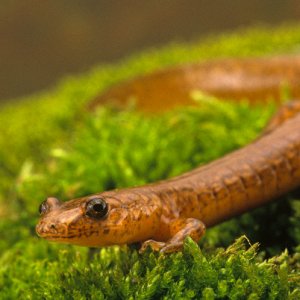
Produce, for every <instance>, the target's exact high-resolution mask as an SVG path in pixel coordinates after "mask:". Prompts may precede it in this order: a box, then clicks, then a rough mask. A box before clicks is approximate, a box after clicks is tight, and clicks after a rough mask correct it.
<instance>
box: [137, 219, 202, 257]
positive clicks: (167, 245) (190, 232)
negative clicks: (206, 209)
mask: <svg viewBox="0 0 300 300" xmlns="http://www.w3.org/2000/svg"><path fill="white" fill-rule="evenodd" d="M169 230H170V239H169V240H168V241H167V242H158V241H155V240H148V241H145V242H144V243H143V244H142V247H141V249H140V252H144V251H145V250H146V248H147V247H148V246H149V247H151V248H152V250H154V251H160V252H164V253H170V252H175V251H179V250H181V249H182V246H183V242H184V239H185V238H186V237H187V236H190V237H191V238H192V239H193V240H194V241H196V242H198V241H199V240H200V239H201V237H202V236H203V235H204V233H205V225H204V224H203V223H202V222H201V221H200V220H197V219H193V218H188V219H178V220H174V221H172V222H171V223H170V225H169Z"/></svg>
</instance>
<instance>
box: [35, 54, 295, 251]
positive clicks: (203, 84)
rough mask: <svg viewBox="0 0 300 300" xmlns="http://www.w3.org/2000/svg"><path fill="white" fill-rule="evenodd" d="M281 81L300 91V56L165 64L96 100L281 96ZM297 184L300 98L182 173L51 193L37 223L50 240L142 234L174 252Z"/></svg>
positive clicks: (103, 242) (135, 238)
mask: <svg viewBox="0 0 300 300" xmlns="http://www.w3.org/2000/svg"><path fill="white" fill-rule="evenodd" d="M206 75H207V76H206ZM282 84H284V85H286V84H288V85H289V87H290V91H291V94H292V95H293V96H294V97H297V96H298V95H299V94H300V57H298V56H283V57H272V58H257V59H237V60H224V61H216V62H209V63H202V64H195V65H190V66H183V67H178V68H174V69H168V70H164V71H159V72H156V73H153V74H150V75H147V76H144V77H140V78H137V79H135V80H132V81H130V82H128V83H127V84H121V85H120V86H117V87H115V88H112V89H111V90H109V91H108V92H106V94H103V95H102V96H101V97H100V98H97V99H96V100H95V101H94V103H93V104H92V106H93V105H94V106H95V105H97V103H98V104H99V103H104V102H106V101H109V99H119V100H120V102H121V103H123V102H125V98H128V97H130V96H132V95H133V96H135V97H136V98H137V99H138V101H139V100H140V99H141V102H143V101H146V100H143V99H150V100H149V101H150V102H151V100H152V99H158V100H155V101H162V99H163V95H164V93H165V94H166V99H169V100H170V99H172V97H173V99H174V101H173V102H172V103H171V102H169V103H167V104H165V103H160V104H159V105H160V106H161V108H165V107H167V106H168V107H170V106H172V105H173V104H174V105H176V104H179V103H181V104H182V103H183V104H188V103H189V100H188V92H189V91H191V90H194V89H201V90H204V91H205V92H207V93H210V94H213V95H217V96H222V97H227V98H232V99H239V98H241V97H242V98H247V99H250V101H256V100H257V101H258V100H259V99H261V100H267V99H268V98H273V99H277V100H278V98H279V94H280V91H279V89H280V86H281V85H282ZM170 89H171V90H170ZM148 93H149V98H147V95H148ZM168 93H169V94H168ZM168 95H170V98H168V97H167V96H168ZM144 96H145V97H144ZM99 99H101V100H99ZM169 100H167V101H169ZM170 101H171V100H170ZM138 103H139V102H138ZM145 103H146V102H145ZM145 103H144V104H145ZM145 105H147V104H145ZM159 105H158V106H159ZM148 107H149V108H150V107H153V104H152V105H148ZM146 110H147V107H146ZM299 186H300V101H299V102H297V101H295V102H291V104H288V105H285V106H283V108H282V109H281V110H279V113H278V114H277V115H275V117H274V118H273V119H272V120H271V122H270V123H269V125H268V126H267V128H266V130H265V132H264V133H263V135H262V136H261V137H260V138H258V139H257V140H255V141H254V142H252V143H251V144H249V145H247V146H245V147H243V148H241V149H239V150H236V151H234V152H232V153H230V154H227V155H226V156H224V157H223V158H220V159H217V160H215V161H213V162H211V163H208V164H206V165H204V166H200V167H198V168H196V169H194V170H192V171H190V172H187V173H184V174H182V175H180V176H177V177H174V178H170V179H167V180H164V181H160V182H156V183H152V184H148V185H144V186H140V187H133V188H126V189H120V190H112V191H105V192H102V193H97V194H94V195H89V196H86V197H82V198H78V199H74V200H70V201H67V202H60V201H59V200H58V199H56V198H54V197H49V198H47V199H46V200H45V201H44V202H43V203H42V204H41V205H40V214H41V218H40V220H39V223H38V224H37V226H36V231H37V233H38V235H39V236H41V237H43V238H46V239H48V240H52V241H57V242H63V243H71V244H77V245H82V246H89V247H101V246H109V245H116V244H117V245H121V244H130V243H135V242H141V243H142V246H141V251H143V250H145V249H146V248H147V246H150V247H151V248H152V249H153V250H155V251H161V252H167V253H168V252H174V251H178V250H180V249H181V248H182V245H183V241H184V239H185V238H186V237H187V236H190V237H191V238H192V239H194V240H195V241H199V240H200V238H201V237H202V236H203V235H204V233H205V228H206V227H209V226H213V225H215V224H218V223H220V222H222V221H223V220H226V219H229V218H231V217H233V216H237V215H239V214H241V213H244V212H246V211H249V210H251V209H253V208H255V207H258V206H261V205H263V204H265V203H267V202H269V201H271V200H274V199H276V198H277V197H278V196H280V195H283V194H285V193H287V192H288V191H291V190H293V189H295V188H297V187H299Z"/></svg>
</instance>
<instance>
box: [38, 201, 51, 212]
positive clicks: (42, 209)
mask: <svg viewBox="0 0 300 300" xmlns="http://www.w3.org/2000/svg"><path fill="white" fill-rule="evenodd" d="M48 210H49V206H48V203H47V200H45V201H43V202H42V203H41V205H40V206H39V213H40V215H43V214H45V213H46V212H47V211H48Z"/></svg>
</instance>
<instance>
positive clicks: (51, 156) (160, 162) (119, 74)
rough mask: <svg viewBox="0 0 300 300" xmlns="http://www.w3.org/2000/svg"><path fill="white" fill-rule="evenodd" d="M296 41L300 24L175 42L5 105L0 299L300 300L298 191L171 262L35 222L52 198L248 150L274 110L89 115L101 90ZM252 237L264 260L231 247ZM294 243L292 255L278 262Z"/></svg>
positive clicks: (213, 103)
mask: <svg viewBox="0 0 300 300" xmlns="http://www.w3.org/2000/svg"><path fill="white" fill-rule="evenodd" d="M299 44H300V26H293V27H284V28H279V29H277V30H274V29H272V30H268V29H259V30H258V29H254V30H249V31H245V32H242V33H237V34H232V35H228V36H222V37H218V38H215V39H214V40H213V39H208V40H207V41H205V43H203V42H202V43H195V44H192V45H173V46H170V47H166V48H165V49H162V50H159V51H152V52H148V53H146V54H141V55H138V56H136V57H134V58H131V59H129V60H127V61H126V62H124V63H121V64H119V65H117V66H105V67H99V68H96V69H95V70H93V71H91V72H90V73H89V74H86V75H83V76H82V77H80V78H69V79H66V80H65V81H64V82H63V83H61V84H60V85H59V86H58V87H57V88H56V89H55V90H54V91H51V92H49V93H45V94H42V95H37V96H35V97H32V98H29V99H28V100H26V101H25V102H23V103H22V102H20V103H18V104H17V105H16V106H15V107H9V106H7V107H5V108H2V110H1V111H0V122H1V126H2V128H3V130H2V132H1V135H0V163H1V169H0V176H1V178H0V253H1V254H0V295H1V297H3V298H19V297H24V298H58V299H59V298H62V299H64V298H67V299H73V298H76V299H77V298H78V299H79V298H90V299H95V298H97V299H98V298H99V299H102V298H109V299H110V298H112V299H118V298H125V299H126V298H129V299H130V298H132V299H136V298H137V299H150V298H155V299H157V298H165V299H181V298H182V299H189V298H191V299H192V298H196V299H199V298H203V299H214V298H218V299H226V298H232V299H244V298H245V297H248V298H249V299H259V298H270V299H285V298H291V299H298V298H299V296H300V295H299V291H300V279H299V277H300V276H299V269H300V267H299V265H300V263H299V255H300V254H299V248H296V246H297V245H299V241H300V232H299V226H298V224H299V220H300V205H299V201H297V200H296V199H297V195H296V194H291V195H289V196H287V197H285V198H284V201H282V202H276V203H273V204H271V205H269V206H268V207H267V208H261V209H259V210H256V211H255V212H252V213H248V214H245V215H244V216H242V217H239V218H236V219H234V220H231V221H228V222H225V223H223V224H221V225H219V226H216V227H214V228H212V229H210V230H209V231H208V233H207V235H206V237H205V238H204V239H203V241H202V242H201V248H202V249H203V250H202V252H201V251H200V250H199V248H198V247H197V246H196V245H195V243H193V242H192V241H190V240H187V241H186V244H185V250H184V251H183V253H178V254H173V255H170V256H166V257H165V256H159V255H157V254H154V253H151V252H148V253H146V254H144V255H138V254H137V252H136V251H135V250H133V249H130V248H118V247H113V248H108V249H102V250H101V251H100V253H99V254H96V255H95V256H94V257H92V258H91V257H90V255H89V253H88V251H87V249H84V248H78V247H73V246H65V245H55V244H50V243H48V242H46V241H41V240H38V239H37V237H36V236H35V233H34V226H35V223H36V221H37V218H38V216H37V208H38V205H39V203H40V202H41V201H42V200H43V199H44V198H45V196H46V195H56V196H58V197H60V198H61V199H65V200H67V199H69V198H73V197H77V196H81V195H85V194H89V193H94V192H98V191H101V190H105V189H111V188H115V187H125V186H131V185H137V184H143V183H146V182H150V181H155V180H158V179H163V178H167V177H170V176H173V175H177V174H179V173H181V172H184V171H186V170H189V169H191V168H193V167H195V166H197V165H199V164H200V163H205V162H207V161H210V160H212V159H214V158H216V157H219V156H221V155H223V154H224V153H227V152H229V151H232V150H233V149H236V148H239V147H241V146H242V145H244V144H246V143H248V142H249V141H250V140H252V139H254V138H255V137H256V136H257V135H258V134H259V132H260V131H261V129H262V128H263V126H264V124H265V123H266V121H267V119H268V118H269V116H270V115H271V114H272V113H273V111H274V107H272V106H270V107H262V106H256V107H251V108H250V107H249V105H248V104H247V103H240V104H230V103H224V102H220V101H217V100H216V99H212V98H209V97H206V96H199V97H198V98H197V99H196V100H197V101H198V102H199V106H195V107H193V108H184V109H180V110H179V109H177V110H174V111H171V112H168V113H164V114H160V115H157V116H145V115H143V114H142V113H139V112H137V111H135V110H134V109H130V108H128V109H127V110H124V111H118V110H116V109H114V108H107V107H103V108H99V109H98V110H97V111H95V112H94V113H86V112H85V111H84V109H83V107H84V105H85V104H86V103H87V101H89V99H92V98H93V97H94V96H95V95H96V94H97V93H98V92H101V91H102V90H103V89H105V88H106V87H108V86H110V85H112V84H114V83H115V82H117V81H120V80H123V79H126V78H129V77H132V76H134V75H137V74H140V73H143V72H147V71H149V70H153V69H156V68H161V67H162V66H166V65H171V64H175V63H182V62H186V61H196V60H197V61H199V60H203V59H206V58H210V57H221V56H223V57H224V56H245V55H259V54H270V53H282V52H294V51H296V49H297V48H298V47H299ZM29 100H30V102H29ZM28 120H30V121H31V122H30V123H31V124H34V126H30V125H29V122H28ZM187 137H188V138H187ZM229 137H230V138H229ZM270 211H271V212H272V216H271V217H270ZM268 219H269V221H268ZM244 233H246V234H247V236H249V237H250V238H251V240H252V241H258V242H260V244H261V247H260V249H261V250H262V251H263V252H259V253H258V254H257V251H258V248H257V245H256V244H255V245H254V246H251V247H249V248H247V247H245V246H243V245H244V244H245V242H244V239H239V240H238V241H237V242H236V243H235V244H233V245H231V246H230V244H231V243H232V242H233V241H234V240H235V239H236V238H237V237H238V236H240V235H243V234H244ZM219 246H222V247H227V250H222V249H216V248H217V247H219ZM286 247H287V248H288V249H289V252H290V253H291V255H290V256H289V255H288V254H287V252H283V253H282V254H280V252H281V251H283V250H284V249H285V248H286ZM265 254H267V256H268V257H269V260H264V257H265ZM275 254H276V255H279V256H274V257H270V256H271V255H275Z"/></svg>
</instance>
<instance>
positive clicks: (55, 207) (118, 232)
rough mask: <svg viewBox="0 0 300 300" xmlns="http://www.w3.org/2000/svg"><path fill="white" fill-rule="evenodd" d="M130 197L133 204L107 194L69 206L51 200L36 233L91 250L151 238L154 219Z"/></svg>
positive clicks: (41, 211)
mask: <svg viewBox="0 0 300 300" xmlns="http://www.w3.org/2000/svg"><path fill="white" fill-rule="evenodd" d="M130 196H131V199H130V200H131V201H127V199H124V195H121V197H119V198H120V199H118V197H115V194H114V193H110V192H105V193H102V194H96V195H92V196H87V197H83V198H78V199H74V200H70V201H67V202H60V201H59V200H58V199H56V198H53V197H49V198H47V199H46V200H45V201H44V202H43V203H42V204H41V205H40V214H41V218H40V220H39V222H38V224H37V226H36V232H37V234H38V235H39V236H40V237H43V238H45V239H48V240H52V241H56V242H61V243H70V244H76V245H82V246H89V247H100V246H109V245H115V244H125V243H131V242H136V241H139V240H141V239H143V237H144V236H146V238H147V235H149V234H148V233H147V232H145V230H146V231H147V228H149V227H150V225H149V224H150V223H149V224H148V225H147V223H148V222H151V218H150V217H149V216H150V215H149V213H147V214H146V215H145V213H144V211H143V210H142V209H141V207H140V206H141V205H140V204H142V203H140V202H139V201H136V200H135V199H132V195H130ZM121 199H122V200H121ZM137 200H138V199H137ZM142 225H145V226H142Z"/></svg>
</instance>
